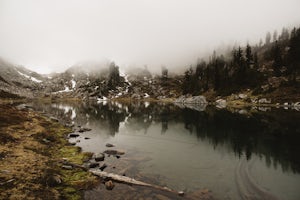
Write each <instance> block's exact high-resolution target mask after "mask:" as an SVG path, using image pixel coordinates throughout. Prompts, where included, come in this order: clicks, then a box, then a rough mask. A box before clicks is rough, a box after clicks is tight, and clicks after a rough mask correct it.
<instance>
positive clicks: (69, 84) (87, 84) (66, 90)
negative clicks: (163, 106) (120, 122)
mask: <svg viewBox="0 0 300 200" xmlns="http://www.w3.org/2000/svg"><path fill="white" fill-rule="evenodd" d="M45 85H47V87H46V88H45V89H44V96H45V97H51V98H64V97H67V98H80V99H84V100H88V99H89V100H97V101H103V100H106V99H113V98H133V99H142V98H157V99H160V98H169V97H178V96H179V95H180V94H181V87H180V85H181V80H180V78H167V77H165V78H161V77H159V76H153V75H152V74H151V73H150V72H149V71H148V70H147V69H136V70H131V71H128V72H126V73H125V72H121V70H119V67H118V66H116V65H115V64H114V63H113V62H111V63H102V64H98V65H92V66H89V65H79V66H74V67H71V68H69V69H68V70H66V71H65V72H64V73H61V74H55V75H54V76H53V77H51V78H50V79H48V80H47V81H46V83H45Z"/></svg>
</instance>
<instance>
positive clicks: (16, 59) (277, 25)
mask: <svg viewBox="0 0 300 200" xmlns="http://www.w3.org/2000/svg"><path fill="white" fill-rule="evenodd" d="M299 8H300V1H299V0H285V1H283V0H251V1H249V0H247V1H246V0H226V1H224V0H126V1H125V0H98V1H96V0H89V1H86V0H49V1H46V0H22V1H20V0H0V57H2V58H5V59H8V60H9V61H11V62H13V63H15V64H18V65H23V66H26V67H28V68H30V69H32V70H34V71H37V72H40V73H49V72H52V71H63V70H65V69H67V68H68V67H70V66H72V65H74V64H76V63H84V62H85V61H89V62H90V61H95V62H96V61H100V60H103V59H109V60H113V61H115V63H116V64H117V65H119V66H120V67H121V68H129V67H143V66H144V65H147V66H148V69H150V70H152V71H158V70H160V68H161V66H162V65H164V66H167V67H168V68H169V69H170V70H172V69H173V70H175V68H177V67H182V66H183V67H185V66H188V65H190V64H191V63H193V62H195V61H196V59H197V58H198V57H203V56H205V55H206V54H207V53H210V52H211V51H212V50H213V49H214V48H218V47H219V46H220V45H229V44H245V43H246V42H249V43H250V44H255V43H258V41H259V39H260V38H262V39H263V40H264V37H265V34H266V32H267V31H274V30H278V32H279V33H280V31H281V29H282V27H293V26H298V25H299V24H300V12H299Z"/></svg>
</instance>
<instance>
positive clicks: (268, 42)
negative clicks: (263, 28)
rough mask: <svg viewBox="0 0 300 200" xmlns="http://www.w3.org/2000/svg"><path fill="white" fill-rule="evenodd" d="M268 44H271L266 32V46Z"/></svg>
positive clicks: (269, 35)
mask: <svg viewBox="0 0 300 200" xmlns="http://www.w3.org/2000/svg"><path fill="white" fill-rule="evenodd" d="M270 42H271V33H270V32H268V33H267V34H266V45H268V44H270Z"/></svg>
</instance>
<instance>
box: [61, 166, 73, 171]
mask: <svg viewBox="0 0 300 200" xmlns="http://www.w3.org/2000/svg"><path fill="white" fill-rule="evenodd" d="M61 168H63V169H68V170H71V169H73V167H72V166H71V165H63V166H61Z"/></svg>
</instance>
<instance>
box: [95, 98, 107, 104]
mask: <svg viewBox="0 0 300 200" xmlns="http://www.w3.org/2000/svg"><path fill="white" fill-rule="evenodd" d="M106 101H107V98H106V97H105V96H103V97H102V98H97V103H101V102H106Z"/></svg>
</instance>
